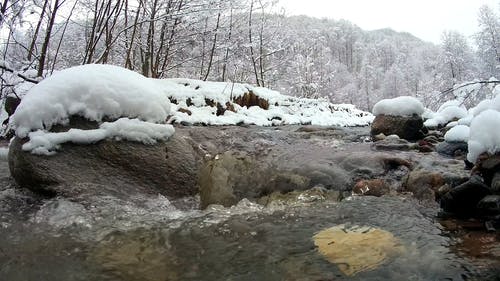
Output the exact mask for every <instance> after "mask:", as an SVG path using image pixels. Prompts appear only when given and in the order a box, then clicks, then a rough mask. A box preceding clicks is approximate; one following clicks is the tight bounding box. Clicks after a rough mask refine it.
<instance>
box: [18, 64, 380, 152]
mask: <svg viewBox="0 0 500 281" xmlns="http://www.w3.org/2000/svg"><path fill="white" fill-rule="evenodd" d="M247 94H248V95H250V94H253V97H254V98H255V96H256V97H257V98H258V99H259V102H260V104H261V105H262V104H263V103H266V104H267V105H268V106H263V107H266V109H264V108H261V107H259V106H248V107H247V106H240V105H238V104H237V103H236V101H235V100H236V98H238V97H242V96H244V95H247ZM247 97H248V96H247ZM170 100H171V101H172V102H173V104H171V102H170ZM215 104H219V107H220V106H222V107H224V108H228V110H226V111H225V112H224V114H219V116H217V114H216V113H217V107H216V106H214V105H215ZM188 112H189V114H188ZM74 115H78V116H82V117H84V118H86V119H88V120H91V121H97V122H98V124H100V125H99V128H98V129H94V130H80V129H70V130H69V131H67V132H59V133H54V132H50V129H51V127H52V126H53V125H56V124H62V125H67V124H68V122H69V118H70V117H71V116H74ZM106 120H116V121H114V122H104V121H106ZM183 121H184V122H188V123H192V124H196V123H202V124H207V125H236V124H240V123H244V124H255V125H260V126H275V125H285V124H312V125H322V126H334V125H336V126H365V125H369V124H370V123H371V122H372V121H373V115H372V114H370V113H368V112H364V111H361V110H359V109H357V108H356V107H355V106H354V105H350V104H337V105H336V104H331V103H330V102H328V101H327V100H325V99H320V100H317V99H306V98H297V97H291V96H287V95H282V94H280V93H279V92H276V91H273V90H270V89H267V88H262V87H254V86H251V85H248V84H241V83H232V82H207V81H199V80H192V79H180V78H174V79H162V80H160V79H152V78H146V77H144V76H142V75H140V74H138V73H135V72H133V71H130V70H127V69H124V68H121V67H117V66H111V65H96V64H95V65H92V64H91V65H83V66H77V67H73V68H69V69H65V70H62V71H59V72H56V73H55V74H54V75H52V76H50V77H48V78H46V79H45V80H43V81H41V82H40V83H39V84H36V85H35V86H33V88H31V89H30V90H29V91H28V92H27V94H26V95H25V96H24V97H23V98H22V101H21V104H20V105H19V107H18V108H17V110H16V112H15V114H14V115H13V116H12V117H11V123H10V125H12V127H13V128H14V129H15V132H16V136H18V137H21V138H25V137H29V141H28V142H26V143H25V144H24V145H23V149H24V150H25V151H31V152H32V153H36V154H46V155H51V154H54V153H55V152H56V150H57V149H58V148H59V147H60V144H62V143H66V142H73V143H77V144H90V143H95V142H98V141H101V140H103V139H107V138H113V139H118V140H121V139H123V140H130V141H138V142H143V143H146V144H152V143H155V142H156V141H158V140H166V139H168V138H169V137H170V136H171V135H172V134H173V133H174V128H173V127H172V126H171V125H169V123H174V122H178V123H180V122H183ZM103 122H104V123H103Z"/></svg>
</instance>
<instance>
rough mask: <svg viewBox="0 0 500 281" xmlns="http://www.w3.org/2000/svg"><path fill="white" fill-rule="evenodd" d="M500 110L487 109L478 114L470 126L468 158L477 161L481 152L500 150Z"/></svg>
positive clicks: (490, 152)
mask: <svg viewBox="0 0 500 281" xmlns="http://www.w3.org/2000/svg"><path fill="white" fill-rule="evenodd" d="M498 128H500V112H499V111H496V110H491V109H488V110H485V111H483V112H481V113H480V114H479V115H478V116H476V117H475V118H474V119H473V120H472V123H471V126H470V137H469V143H468V148H469V149H468V150H469V153H468V154H467V160H469V161H470V162H472V163H475V162H476V160H477V158H478V157H479V155H480V154H482V153H484V152H488V153H489V154H495V153H498V152H500V130H498Z"/></svg>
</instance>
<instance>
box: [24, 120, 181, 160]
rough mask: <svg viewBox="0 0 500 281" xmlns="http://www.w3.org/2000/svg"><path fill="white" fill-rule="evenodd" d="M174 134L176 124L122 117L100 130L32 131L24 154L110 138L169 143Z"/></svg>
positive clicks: (38, 152)
mask: <svg viewBox="0 0 500 281" xmlns="http://www.w3.org/2000/svg"><path fill="white" fill-rule="evenodd" d="M173 134H174V128H173V127H172V125H167V124H154V123H149V122H144V121H141V120H138V119H128V118H120V119H118V120H116V121H115V122H104V123H102V124H101V125H100V126H99V129H94V130H80V129H70V130H69V131H67V132H60V133H50V132H46V131H42V130H38V131H35V132H30V133H29V134H28V136H29V139H30V140H29V141H28V142H27V143H25V144H23V150H24V151H31V152H32V153H33V154H40V155H52V154H54V153H55V150H56V149H57V148H59V146H60V144H62V143H66V142H72V143H76V144H92V143H96V142H98V141H101V140H103V139H106V138H114V139H116V140H129V141H137V142H142V143H145V144H154V143H156V141H157V140H167V139H168V138H169V137H170V136H172V135H173Z"/></svg>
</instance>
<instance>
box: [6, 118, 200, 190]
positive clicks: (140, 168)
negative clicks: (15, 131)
mask: <svg viewBox="0 0 500 281" xmlns="http://www.w3.org/2000/svg"><path fill="white" fill-rule="evenodd" d="M98 126H99V124H98V123H97V122H95V121H88V120H85V119H84V118H81V117H80V118H78V117H72V118H70V120H69V123H68V124H67V125H66V126H54V127H53V129H54V130H56V131H59V130H61V131H66V130H68V129H69V128H71V129H70V131H71V130H73V131H75V130H80V131H87V130H99V129H98ZM68 132H69V131H68ZM48 134H57V132H52V133H48ZM49 136H50V135H45V138H47V137H49ZM49 138H50V137H49ZM38 141H40V140H38V139H36V138H35V139H34V140H31V141H30V142H31V143H33V142H38ZM30 142H28V143H27V139H26V138H25V139H21V138H15V139H14V141H13V142H12V143H11V145H10V152H9V168H10V171H11V175H12V177H13V178H14V179H15V180H16V182H17V183H18V184H19V185H20V186H22V187H26V188H29V189H31V190H34V191H36V192H41V193H45V194H57V195H61V196H65V197H70V198H74V197H78V196H81V195H94V194H107V193H112V194H121V195H130V194H137V193H146V194H162V195H165V196H169V197H181V196H189V195H194V194H196V193H197V192H198V190H197V187H196V180H197V173H198V162H197V157H198V156H197V154H196V152H195V150H194V149H193V147H192V146H191V144H190V143H189V142H188V139H187V138H185V137H182V136H179V135H174V136H172V137H170V138H169V140H168V141H160V142H156V144H154V145H150V144H144V143H143V142H141V141H115V140H113V139H104V140H101V141H98V142H96V143H94V144H92V145H79V144H75V143H74V141H73V142H64V143H61V144H59V145H58V150H57V153H55V154H53V155H51V156H46V155H38V154H33V153H30V152H29V151H25V150H24V149H23V146H25V145H26V144H29V143H30ZM200 157H201V156H200Z"/></svg>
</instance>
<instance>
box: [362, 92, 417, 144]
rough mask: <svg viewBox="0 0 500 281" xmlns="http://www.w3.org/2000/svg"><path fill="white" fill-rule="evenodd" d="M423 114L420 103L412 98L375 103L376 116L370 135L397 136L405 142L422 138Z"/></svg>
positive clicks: (374, 112) (405, 97)
mask: <svg viewBox="0 0 500 281" xmlns="http://www.w3.org/2000/svg"><path fill="white" fill-rule="evenodd" d="M424 112H425V108H424V106H423V105H422V103H421V102H420V101H419V100H418V99H416V98H414V97H407V96H404V97H397V98H394V99H385V100H381V101H379V102H377V103H376V104H375V106H373V114H374V115H376V117H375V119H374V120H373V123H372V127H371V132H370V133H371V135H372V137H373V136H376V135H378V134H381V133H382V134H384V135H398V136H399V137H400V138H402V139H406V140H412V141H413V140H418V139H421V138H423V136H424V133H423V131H422V129H423V120H422V117H421V115H422V114H423V113H424Z"/></svg>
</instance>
